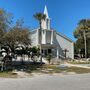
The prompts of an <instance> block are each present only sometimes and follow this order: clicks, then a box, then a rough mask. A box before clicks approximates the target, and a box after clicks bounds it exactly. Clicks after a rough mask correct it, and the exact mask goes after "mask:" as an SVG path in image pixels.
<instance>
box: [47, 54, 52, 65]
mask: <svg viewBox="0 0 90 90" xmlns="http://www.w3.org/2000/svg"><path fill="white" fill-rule="evenodd" d="M51 58H52V55H51V54H49V55H48V56H47V60H48V62H49V64H50V62H51Z"/></svg>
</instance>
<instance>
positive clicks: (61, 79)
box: [0, 74, 90, 90]
mask: <svg viewBox="0 0 90 90" xmlns="http://www.w3.org/2000/svg"><path fill="white" fill-rule="evenodd" d="M0 90H90V74H83V75H54V76H53V75H52V76H50V75H42V76H36V77H32V78H19V79H3V78H0Z"/></svg>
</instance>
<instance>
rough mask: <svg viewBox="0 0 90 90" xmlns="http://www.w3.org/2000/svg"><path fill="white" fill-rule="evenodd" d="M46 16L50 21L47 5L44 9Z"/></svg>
mask: <svg viewBox="0 0 90 90" xmlns="http://www.w3.org/2000/svg"><path fill="white" fill-rule="evenodd" d="M44 14H45V15H46V18H48V19H49V15H48V10H47V6H46V5H45V8H44Z"/></svg>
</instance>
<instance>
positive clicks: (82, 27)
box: [74, 19, 90, 58]
mask: <svg viewBox="0 0 90 90" xmlns="http://www.w3.org/2000/svg"><path fill="white" fill-rule="evenodd" d="M87 32H90V20H89V19H82V20H80V21H79V23H78V27H77V28H76V30H75V32H74V36H75V37H76V38H82V37H83V39H84V46H85V47H84V48H85V58H87ZM88 34H89V33H88Z"/></svg>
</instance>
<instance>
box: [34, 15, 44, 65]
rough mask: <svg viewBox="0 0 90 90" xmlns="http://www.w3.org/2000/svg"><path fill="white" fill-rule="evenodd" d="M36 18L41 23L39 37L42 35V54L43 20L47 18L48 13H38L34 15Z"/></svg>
mask: <svg viewBox="0 0 90 90" xmlns="http://www.w3.org/2000/svg"><path fill="white" fill-rule="evenodd" d="M34 18H35V19H37V20H38V21H39V25H40V29H39V37H40V39H39V43H40V54H41V53H42V51H41V50H42V49H41V38H42V35H41V31H42V26H41V24H42V20H45V19H46V15H45V14H42V13H36V14H35V15H34ZM40 61H41V63H42V55H41V60H40Z"/></svg>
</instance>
